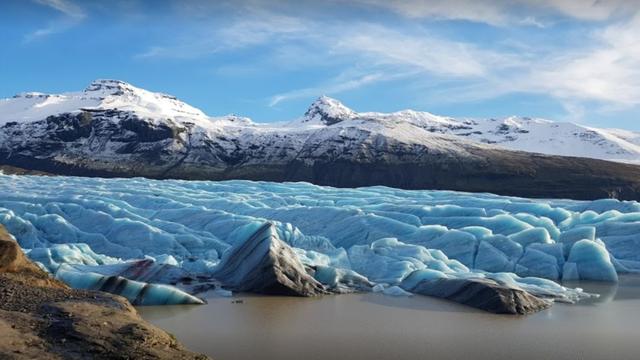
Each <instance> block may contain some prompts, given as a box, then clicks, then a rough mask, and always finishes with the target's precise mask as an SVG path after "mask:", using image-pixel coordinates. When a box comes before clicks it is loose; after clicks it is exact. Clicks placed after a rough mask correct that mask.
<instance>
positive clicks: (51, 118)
mask: <svg viewBox="0 0 640 360" xmlns="http://www.w3.org/2000/svg"><path fill="white" fill-rule="evenodd" d="M486 124H490V125H486ZM532 124H533V125H532ZM535 124H543V125H545V124H549V123H547V122H544V121H541V120H535V119H526V118H523V119H519V118H518V119H515V118H508V119H506V120H504V121H502V122H500V121H498V120H487V121H486V122H484V123H483V122H479V121H477V120H472V119H454V118H446V117H441V116H437V115H433V114H430V113H424V112H417V111H413V110H404V111H400V112H396V113H390V114H383V113H373V112H369V113H366V112H365V113H358V112H355V111H353V110H351V109H349V108H348V107H346V106H345V105H343V104H342V103H340V102H339V101H338V100H335V99H331V98H329V97H325V96H323V97H320V98H319V99H318V100H316V101H315V102H314V103H313V104H312V106H310V108H309V110H308V111H307V112H306V113H305V115H304V116H303V117H301V118H299V119H297V120H294V121H292V122H289V123H276V124H261V123H255V122H253V121H252V120H251V119H248V118H243V117H238V116H235V115H227V116H221V117H209V116H207V115H206V114H204V112H202V111H200V110H198V109H196V108H194V107H192V106H190V105H188V104H186V103H184V102H182V101H180V100H178V99H177V98H175V97H173V96H170V95H165V94H161V93H152V92H149V91H146V90H143V89H140V88H137V87H135V86H133V85H130V84H127V83H125V82H121V81H117V80H96V81H94V82H92V83H91V84H90V85H89V86H88V87H87V88H86V89H85V90H84V91H81V92H76V93H65V94H59V95H43V94H30V95H21V96H19V97H16V98H12V99H4V100H0V164H3V165H11V166H16V167H21V168H26V169H30V170H40V171H45V172H50V173H54V174H64V175H87V176H120V177H132V176H145V177H150V178H182V179H198V180H226V179H249V180H270V181H307V182H312V183H317V184H320V185H331V186H338V187H355V186H368V185H386V186H392V187H399V188H405V189H449V190H462V191H480V192H494V193H498V194H504V195H519V196H532V197H573V198H581V199H582V198H585V199H586V198H597V197H618V198H625V199H627V198H628V199H637V198H640V190H639V189H640V167H638V166H634V165H628V164H623V163H613V162H608V161H603V160H597V159H589V158H579V157H569V156H554V155H542V154H538V153H533V152H523V151H517V150H518V149H516V151H514V150H512V149H511V150H510V149H507V148H506V147H505V146H504V143H506V144H507V145H509V144H521V143H522V139H523V137H526V136H530V134H531V131H530V130H528V128H526V126H529V127H531V126H534V125H535ZM525 125H526V126H525ZM545 126H546V125H545ZM556 131H557V129H556ZM620 132H622V130H620ZM629 134H630V135H629ZM629 134H628V136H629V137H633V136H635V135H634V134H635V133H629ZM476 138H481V139H480V140H476ZM484 138H486V139H484ZM587 138H588V137H587ZM483 139H484V140H486V141H483ZM496 139H497V140H496ZM500 139H503V140H504V141H503V142H502V143H500V144H499V145H502V146H497V145H496V144H497V143H498V140H500ZM505 139H506V140H505ZM578 139H580V137H579V136H578ZM579 141H582V140H579ZM597 141H599V140H596V143H597ZM525 143H526V142H525ZM588 143H589V142H588ZM589 144H592V143H589ZM546 147H547V148H551V147H550V146H548V144H547V146H546ZM576 147H577V146H576V145H575V144H573V145H571V148H576ZM605 150H606V149H605ZM639 153H640V152H639ZM627 155H628V156H629V157H631V156H632V155H633V153H632V152H629V153H628V154H627Z"/></svg>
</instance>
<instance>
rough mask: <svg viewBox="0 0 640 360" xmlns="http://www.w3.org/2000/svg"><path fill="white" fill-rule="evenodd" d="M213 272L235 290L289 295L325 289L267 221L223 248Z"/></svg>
mask: <svg viewBox="0 0 640 360" xmlns="http://www.w3.org/2000/svg"><path fill="white" fill-rule="evenodd" d="M213 276H214V277H215V278H216V279H218V280H219V281H220V282H222V284H223V285H224V286H226V287H229V288H231V289H232V290H235V291H239V292H253V293H259V294H267V295H290V296H314V295H321V294H326V293H327V291H326V290H325V289H324V286H323V285H322V284H320V283H319V282H318V281H317V280H316V279H314V278H313V277H312V276H310V275H309V274H308V273H307V271H306V269H305V268H304V265H302V263H301V262H300V259H299V258H298V256H297V255H296V253H295V252H294V251H293V249H291V247H290V246H289V245H287V244H286V243H284V242H283V241H282V240H281V239H280V238H279V236H278V232H277V231H276V229H275V227H274V225H273V224H272V223H268V222H267V223H265V224H263V225H262V226H261V227H259V228H258V229H256V230H255V232H254V233H253V234H251V235H250V236H249V237H248V238H247V239H246V240H245V241H244V242H243V243H240V244H238V245H237V246H236V247H234V248H232V249H230V250H229V251H228V252H226V253H225V254H224V257H223V259H222V262H221V263H220V265H219V266H218V267H217V268H216V270H215V272H214V273H213Z"/></svg>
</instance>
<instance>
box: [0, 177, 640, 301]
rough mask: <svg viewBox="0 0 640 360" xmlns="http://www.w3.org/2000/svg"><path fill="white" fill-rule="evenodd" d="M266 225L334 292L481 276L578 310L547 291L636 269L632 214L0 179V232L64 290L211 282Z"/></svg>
mask: <svg viewBox="0 0 640 360" xmlns="http://www.w3.org/2000/svg"><path fill="white" fill-rule="evenodd" d="M265 222H270V223H273V224H274V225H275V231H276V232H277V235H278V237H279V238H280V239H281V240H282V241H284V242H285V243H286V244H288V245H289V246H291V247H292V248H293V249H294V251H295V254H296V256H298V258H299V259H300V261H301V262H302V263H303V264H304V265H305V266H308V267H313V268H314V269H316V271H315V276H316V279H318V280H319V281H320V282H323V283H324V284H325V285H330V286H337V285H339V284H342V283H343V282H344V281H346V280H345V279H351V281H352V283H353V281H356V280H357V282H358V283H359V284H363V283H367V282H368V283H370V284H372V285H376V284H377V285H380V286H378V287H377V289H378V290H381V291H382V289H391V290H388V291H387V292H389V293H393V292H394V291H395V292H396V293H402V292H401V291H400V290H401V289H400V288H398V287H397V286H398V285H400V284H401V283H402V282H403V280H405V279H407V278H408V277H409V275H410V274H414V275H413V277H412V278H416V276H417V275H416V274H422V275H421V276H447V277H452V276H453V277H461V278H464V277H467V278H468V277H479V278H488V279H494V280H495V281H498V280H499V281H502V282H512V283H514V284H516V285H517V286H520V287H523V288H528V289H529V290H531V289H533V290H535V291H537V293H541V292H545V291H546V292H549V293H554V294H562V296H564V297H565V298H566V300H568V301H570V300H571V299H572V298H575V296H577V294H576V293H571V292H570V291H568V289H566V288H563V287H562V286H560V285H558V284H557V283H556V282H554V281H551V280H555V281H559V280H576V279H582V280H600V281H616V280H617V277H618V274H620V273H625V272H638V271H640V203H637V202H628V201H617V200H611V199H604V200H597V201H572V200H534V199H523V198H515V197H504V196H497V195H492V194H472V193H460V192H452V191H426V190H425V191H407V190H398V189H392V188H386V187H366V188H357V189H336V188H331V187H321V186H315V185H311V184H307V183H269V182H251V181H223V182H207V181H179V180H163V181H159V180H148V179H140V178H134V179H100V178H78V177H38V176H12V175H0V223H2V224H3V225H5V226H6V227H7V229H8V230H9V231H10V232H11V233H12V234H13V235H14V236H15V237H16V239H17V240H18V242H19V243H20V245H21V246H22V247H23V248H24V249H25V251H26V252H27V253H28V256H29V257H30V258H31V259H33V260H35V261H37V262H38V263H40V264H41V265H42V266H43V267H44V268H46V269H47V270H49V271H50V272H52V273H54V274H56V273H61V275H59V277H61V278H63V280H64V279H65V276H67V275H68V276H67V277H68V278H71V275H69V274H70V273H71V272H78V273H87V274H88V273H92V274H98V275H100V274H102V275H101V276H112V275H120V274H122V271H124V270H122V269H123V268H122V266H125V268H126V266H127V264H131V263H134V262H139V261H141V259H146V262H147V264H151V265H146V270H145V271H147V273H146V274H147V275H148V274H149V273H153V274H154V277H153V278H151V279H146V280H151V281H155V282H164V283H175V282H179V279H180V278H181V277H190V278H198V277H206V276H209V275H211V274H213V273H214V272H215V270H216V267H217V266H218V264H219V263H220V260H221V258H223V254H224V253H225V252H226V251H229V249H232V248H234V247H237V246H238V245H239V244H242V242H243V241H245V240H246V239H247V238H249V237H250V236H251V235H252V234H253V233H254V232H255V231H256V229H258V228H260V226H262V225H263V224H264V223H265ZM118 266H120V268H119V267H118ZM89 267H90V268H91V269H89ZM100 269H103V270H100ZM105 269H106V270H105ZM61 270H63V271H62V272H61ZM417 271H418V272H417ZM64 274H67V275H64ZM177 274H178V275H177ZM92 276H93V275H92ZM127 276H128V279H129V280H133V281H138V280H142V281H144V279H143V278H144V276H142V277H141V275H140V274H138V273H135V272H133V273H131V272H130V273H127ZM94 279H97V277H95V276H94ZM96 281H97V280H96ZM96 281H94V282H96ZM341 281H343V282H341ZM492 281H493V280H492Z"/></svg>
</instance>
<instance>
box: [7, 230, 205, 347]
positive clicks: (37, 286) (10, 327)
mask: <svg viewBox="0 0 640 360" xmlns="http://www.w3.org/2000/svg"><path fill="white" fill-rule="evenodd" d="M0 334H2V336H0V359H208V357H207V356H205V355H200V354H196V353H192V352H190V351H188V350H186V349H185V348H184V347H183V346H182V345H181V344H180V343H179V342H178V341H177V340H176V339H175V337H174V336H173V335H171V334H169V333H167V332H165V331H164V330H162V329H160V328H158V327H156V326H153V325H151V324H150V323H148V322H146V321H145V320H143V319H142V318H141V317H140V316H139V315H138V313H137V311H136V310H135V308H134V307H133V306H131V304H130V303H129V302H128V301H127V300H126V299H124V298H122V297H120V296H116V295H111V294H107V293H102V292H97V291H81V290H74V289H70V288H69V287H68V286H66V285H65V284H63V283H61V282H59V281H57V280H55V279H52V278H51V277H50V276H49V275H48V274H47V273H46V272H44V271H42V270H41V269H39V268H38V267H37V266H36V265H35V264H33V263H32V262H31V261H30V260H28V259H27V257H26V256H25V255H24V253H22V250H21V249H20V247H19V246H18V244H17V243H16V242H15V241H14V240H13V239H12V238H11V236H9V234H8V233H7V232H6V231H5V229H4V227H2V225H0Z"/></svg>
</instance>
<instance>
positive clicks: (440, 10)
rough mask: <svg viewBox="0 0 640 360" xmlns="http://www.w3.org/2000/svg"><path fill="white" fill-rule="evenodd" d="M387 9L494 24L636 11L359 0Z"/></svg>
mask: <svg viewBox="0 0 640 360" xmlns="http://www.w3.org/2000/svg"><path fill="white" fill-rule="evenodd" d="M358 1H359V2H360V3H363V4H366V5H373V6H378V7H383V8H387V9H390V10H392V11H394V12H396V13H398V14H400V15H402V16H405V17H408V18H433V19H441V20H466V21H473V22H480V23H486V24H490V25H496V26H505V25H513V24H520V25H534V26H541V25H543V24H544V22H543V21H542V20H541V19H540V18H546V17H552V16H565V17H570V18H575V19H580V20H587V21H603V20H608V19H610V18H611V17H612V16H615V15H625V14H627V13H628V12H633V11H637V10H638V8H639V7H640V2H638V1H637V0H358Z"/></svg>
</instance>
